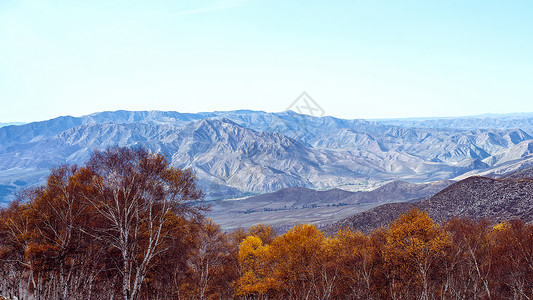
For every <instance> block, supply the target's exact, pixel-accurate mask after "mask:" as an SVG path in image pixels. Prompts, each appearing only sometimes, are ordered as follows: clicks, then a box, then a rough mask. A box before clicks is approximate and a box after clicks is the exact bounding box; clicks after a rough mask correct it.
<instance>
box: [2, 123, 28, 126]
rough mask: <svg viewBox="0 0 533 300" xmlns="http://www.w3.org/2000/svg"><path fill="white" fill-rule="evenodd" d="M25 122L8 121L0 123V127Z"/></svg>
mask: <svg viewBox="0 0 533 300" xmlns="http://www.w3.org/2000/svg"><path fill="white" fill-rule="evenodd" d="M22 124H25V123H24V122H7V123H0V127H4V126H11V125H22Z"/></svg>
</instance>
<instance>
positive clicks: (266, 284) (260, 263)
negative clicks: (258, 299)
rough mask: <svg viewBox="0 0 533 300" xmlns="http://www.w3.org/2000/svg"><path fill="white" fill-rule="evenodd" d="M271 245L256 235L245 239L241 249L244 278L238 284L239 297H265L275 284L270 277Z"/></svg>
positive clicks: (240, 257)
mask: <svg viewBox="0 0 533 300" xmlns="http://www.w3.org/2000/svg"><path fill="white" fill-rule="evenodd" d="M269 251H270V246H269V245H263V241H261V239H260V238H259V237H257V236H255V235H251V236H248V237H247V238H245V239H244V240H243V241H242V243H241V245H240V247H239V263H240V265H241V269H242V276H241V278H240V279H239V280H238V282H237V294H238V295H258V296H261V295H264V294H266V293H267V292H268V291H269V290H270V289H271V288H272V287H273V284H274V280H273V278H272V277H271V276H270V274H271V270H270V269H269V267H270V261H269Z"/></svg>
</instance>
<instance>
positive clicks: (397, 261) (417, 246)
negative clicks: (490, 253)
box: [384, 209, 451, 299]
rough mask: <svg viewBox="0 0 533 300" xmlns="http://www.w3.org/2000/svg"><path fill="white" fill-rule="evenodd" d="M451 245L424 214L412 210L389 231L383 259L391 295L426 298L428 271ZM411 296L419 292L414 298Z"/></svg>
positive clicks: (448, 239)
mask: <svg viewBox="0 0 533 300" xmlns="http://www.w3.org/2000/svg"><path fill="white" fill-rule="evenodd" d="M450 243H451V241H450V237H449V236H448V234H447V233H446V231H444V230H442V228H441V227H440V226H438V225H436V224H434V223H433V221H432V220H431V218H430V217H429V216H428V214H427V213H425V212H421V211H419V210H418V209H412V210H411V211H409V212H408V213H406V214H404V215H402V216H401V217H400V218H398V219H397V220H396V221H394V222H393V223H392V224H391V225H390V227H389V230H388V235H387V244H386V246H385V249H384V257H385V259H386V262H387V266H388V267H389V270H388V271H389V272H388V273H389V274H390V275H391V283H390V287H391V294H401V295H403V296H407V297H408V298H409V297H411V298H419V299H429V298H431V296H430V295H429V283H430V277H431V274H430V272H431V271H434V270H436V269H438V268H435V265H436V263H437V262H438V261H439V260H440V259H442V258H443V257H444V255H445V254H444V249H445V248H446V247H447V246H449V245H450ZM413 293H419V295H414V294H413Z"/></svg>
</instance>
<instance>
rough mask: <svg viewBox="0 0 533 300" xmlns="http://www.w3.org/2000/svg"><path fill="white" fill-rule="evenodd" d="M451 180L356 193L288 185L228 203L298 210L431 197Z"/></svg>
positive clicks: (397, 184)
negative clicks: (274, 190) (287, 186)
mask: <svg viewBox="0 0 533 300" xmlns="http://www.w3.org/2000/svg"><path fill="white" fill-rule="evenodd" d="M451 183H452V181H449V180H445V181H438V182H432V183H419V184H416V183H409V182H405V181H393V182H389V183H387V184H385V185H383V186H381V187H379V188H377V189H374V190H372V191H357V192H350V191H346V190H342V189H330V190H322V191H321V190H312V189H308V188H303V187H290V188H284V189H281V190H279V191H276V192H273V193H265V194H261V195H257V196H252V197H248V198H245V199H242V200H231V201H229V202H232V203H235V204H238V207H239V208H241V209H243V210H246V211H250V210H252V209H253V208H256V209H262V210H272V209H299V208H306V207H312V206H315V207H317V206H326V205H348V204H375V203H386V202H399V201H407V200H412V199H418V198H422V197H428V196H432V195H434V194H435V193H437V192H439V191H441V190H442V189H444V188H446V187H447V186H449V185H450V184H451Z"/></svg>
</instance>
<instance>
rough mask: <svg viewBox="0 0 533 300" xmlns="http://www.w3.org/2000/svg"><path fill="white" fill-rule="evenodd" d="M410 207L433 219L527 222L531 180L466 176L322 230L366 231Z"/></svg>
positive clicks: (532, 203)
mask: <svg viewBox="0 0 533 300" xmlns="http://www.w3.org/2000/svg"><path fill="white" fill-rule="evenodd" d="M513 177H514V176H513ZM414 207H416V208H418V209H421V210H424V211H427V212H428V214H429V216H430V217H431V218H432V219H433V220H435V221H437V222H444V221H446V220H449V219H451V218H453V217H471V218H474V219H480V218H488V219H490V220H493V221H496V222H499V221H505V220H509V219H512V218H518V219H521V220H523V221H526V222H531V221H533V180H532V179H524V178H522V179H493V178H487V177H480V176H474V177H469V178H467V179H464V180H461V181H459V182H457V183H454V184H452V185H450V186H449V187H447V188H446V189H444V190H442V191H441V192H439V193H437V194H435V195H434V196H432V197H431V198H429V199H427V200H422V201H417V202H404V203H389V204H384V205H381V206H378V207H375V208H373V209H370V210H368V211H365V212H362V213H359V214H356V215H354V216H352V217H348V218H346V219H343V220H341V221H339V222H336V223H334V224H331V225H328V226H327V227H326V230H327V231H328V232H330V233H331V232H335V231H337V230H339V229H341V228H351V229H357V230H361V231H363V232H369V231H371V230H372V229H375V228H379V227H382V226H387V225H388V224H390V222H392V221H393V220H394V219H396V218H397V217H398V216H400V215H401V214H402V213H405V212H406V211H408V210H409V209H411V208H414Z"/></svg>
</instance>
